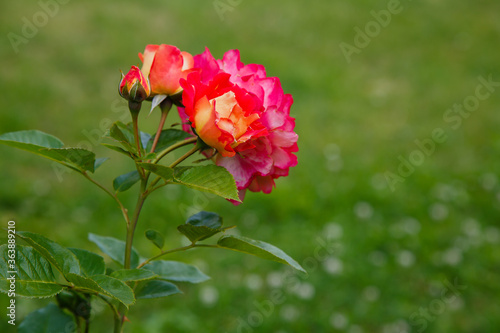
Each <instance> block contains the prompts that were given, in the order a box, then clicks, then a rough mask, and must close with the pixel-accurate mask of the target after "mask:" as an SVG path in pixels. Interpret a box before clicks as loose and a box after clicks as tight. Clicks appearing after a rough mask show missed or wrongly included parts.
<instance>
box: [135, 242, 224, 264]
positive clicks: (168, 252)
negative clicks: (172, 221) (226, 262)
mask: <svg viewBox="0 0 500 333" xmlns="http://www.w3.org/2000/svg"><path fill="white" fill-rule="evenodd" d="M195 247H212V248H219V246H218V245H210V244H195V243H191V244H189V245H187V246H182V247H178V248H175V249H172V250H168V251H163V252H161V253H160V254H157V255H155V256H153V257H151V258H149V259H146V260H145V261H144V262H143V263H141V264H140V265H139V266H137V268H141V267H144V266H145V265H147V264H149V263H150V262H151V261H153V260H156V259H158V258H160V257H161V256H164V255H167V254H170V253H174V252H180V251H186V250H189V249H192V248H195Z"/></svg>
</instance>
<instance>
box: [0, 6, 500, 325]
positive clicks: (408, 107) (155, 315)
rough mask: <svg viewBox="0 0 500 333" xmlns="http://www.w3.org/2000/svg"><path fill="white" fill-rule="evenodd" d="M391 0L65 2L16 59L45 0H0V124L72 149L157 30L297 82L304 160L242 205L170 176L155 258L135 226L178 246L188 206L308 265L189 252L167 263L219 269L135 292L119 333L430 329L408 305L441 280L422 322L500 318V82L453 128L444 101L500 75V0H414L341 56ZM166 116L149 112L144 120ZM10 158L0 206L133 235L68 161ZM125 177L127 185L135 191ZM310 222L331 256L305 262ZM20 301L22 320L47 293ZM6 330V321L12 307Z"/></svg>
mask: <svg viewBox="0 0 500 333" xmlns="http://www.w3.org/2000/svg"><path fill="white" fill-rule="evenodd" d="M223 2H224V3H231V2H229V1H223ZM232 3H236V2H232ZM387 3H388V2H387V1H367V0H362V1H356V2H343V1H326V0H321V1H320V0H318V1H315V2H300V1H283V0H278V1H273V2H269V1H262V0H255V1H244V0H243V1H241V2H240V4H238V5H237V6H235V7H234V10H232V11H228V12H226V13H224V14H223V17H224V20H221V18H220V16H219V15H218V13H217V11H216V10H215V8H214V2H212V1H207V2H201V1H182V2H181V1H170V2H165V1H158V0H156V1H150V2H147V3H138V2H132V1H107V2H100V1H95V0H92V1H86V2H81V1H70V2H69V3H67V4H64V5H61V6H60V8H59V12H58V13H57V15H55V16H54V17H53V18H50V20H49V22H48V24H47V25H45V26H43V27H40V28H39V31H38V33H37V34H36V36H34V37H33V38H31V39H29V42H28V43H27V44H21V45H19V53H17V54H16V53H15V52H14V51H13V48H12V46H11V44H10V42H9V40H8V38H7V34H8V33H9V32H14V33H17V34H20V33H21V28H22V26H23V21H22V18H23V17H27V18H28V19H30V18H31V17H32V16H33V14H35V13H37V12H38V11H40V7H39V4H38V3H37V2H29V1H25V0H23V1H16V2H4V3H3V4H2V10H1V11H0V18H1V22H2V23H1V24H0V32H1V35H2V36H4V38H2V39H1V40H0V57H1V59H2V66H0V75H1V76H0V77H1V80H0V91H2V109H1V113H0V133H4V132H8V131H16V130H23V129H40V130H42V131H45V132H47V133H51V134H54V135H56V136H57V137H59V138H61V139H63V141H64V142H65V143H66V144H67V145H68V146H71V145H76V144H78V143H80V142H82V141H85V140H88V138H87V137H86V136H85V134H84V132H83V131H84V130H85V131H94V132H93V133H95V131H96V130H99V128H100V127H101V121H103V120H107V119H109V120H113V121H114V120H115V119H117V118H118V117H120V116H122V115H123V112H122V110H123V109H120V108H123V105H124V104H123V102H120V100H119V97H118V94H117V84H118V80H119V70H120V69H121V70H127V69H128V68H129V67H130V65H133V64H138V63H139V59H138V58H137V53H138V52H141V51H142V50H143V48H144V46H145V45H146V44H149V43H166V44H173V45H176V46H178V47H179V48H181V49H182V50H186V51H189V52H191V53H192V54H197V53H200V52H202V51H203V50H204V47H205V46H207V47H209V48H210V50H211V52H212V53H213V54H214V56H216V57H221V56H222V55H223V53H224V52H225V51H226V50H228V49H233V48H237V49H240V51H241V54H242V60H243V61H244V62H245V63H262V64H264V65H265V66H266V69H267V72H268V74H269V75H271V76H278V77H280V79H281V82H282V85H283V88H284V90H285V92H287V93H291V94H292V95H293V96H294V100H295V103H294V105H293V107H292V115H293V116H294V117H296V122H297V128H296V130H297V133H298V134H299V136H300V141H299V147H300V151H299V153H298V156H299V165H298V166H297V167H295V168H293V169H292V170H291V172H290V176H289V177H287V178H284V179H279V180H278V181H277V187H276V189H275V190H274V191H273V193H272V194H270V195H263V194H253V193H249V194H248V195H247V198H246V199H245V203H244V204H243V205H241V206H239V207H233V206H232V205H231V204H229V203H227V202H225V201H224V200H221V199H217V198H209V199H207V198H206V197H204V196H196V197H194V196H195V193H194V192H192V191H189V190H184V189H180V188H175V187H172V188H171V189H168V190H167V191H163V192H162V193H158V194H157V195H156V196H154V197H153V198H152V200H151V201H150V202H148V203H147V205H146V206H145V209H144V213H143V216H142V220H141V223H140V225H139V227H138V231H137V237H136V241H135V246H136V247H137V248H138V249H140V250H141V252H142V253H143V255H145V256H147V255H151V254H153V253H155V252H154V248H153V247H152V246H151V245H150V244H149V243H148V242H147V241H146V240H145V238H144V237H143V236H142V235H143V233H144V231H145V230H146V229H148V228H155V229H158V230H160V231H162V232H164V233H165V234H167V235H168V244H169V245H170V246H172V247H174V246H177V245H179V244H180V242H181V237H180V235H179V234H178V233H177V231H176V230H175V227H176V226H177V225H178V224H180V223H182V222H183V219H184V208H183V207H193V206H194V208H195V209H196V208H198V209H206V210H211V211H215V212H218V213H220V214H221V215H223V216H224V220H225V223H226V224H228V225H230V224H236V225H237V226H238V229H239V232H241V234H243V235H246V236H249V237H252V238H255V239H261V240H264V241H268V242H270V243H273V244H275V245H277V246H278V247H280V248H282V249H284V250H285V251H286V252H287V253H289V254H290V255H291V256H292V257H294V258H296V259H297V260H298V261H299V262H301V263H302V262H306V263H309V264H310V265H311V267H310V268H311V269H310V274H309V275H308V276H307V277H303V276H297V278H298V279H299V280H300V281H301V282H300V283H299V284H297V285H296V286H295V285H293V286H294V287H296V288H292V285H291V284H287V283H286V279H284V277H283V274H285V273H286V272H288V270H287V269H286V268H285V267H282V266H280V265H279V264H275V263H272V262H263V261H260V260H258V259H256V258H253V257H248V256H244V255H241V254H238V253H234V254H233V253H225V252H222V251H220V252H219V251H192V252H188V253H183V254H179V255H176V256H173V257H172V258H174V259H177V260H183V261H186V262H190V263H194V264H197V265H198V266H199V267H200V268H202V269H203V270H204V271H205V272H206V273H208V274H209V275H210V276H212V280H210V281H209V282H207V283H204V284H202V285H195V286H191V285H183V286H181V288H182V289H183V290H184V292H185V294H184V295H176V296H172V297H171V298H167V299H162V300H157V301H141V302H138V305H137V306H135V307H134V308H133V310H132V312H131V314H130V320H131V322H130V323H129V324H128V332H163V331H169V332H194V331H202V332H238V331H242V332H245V331H248V332H250V331H258V332H273V333H284V332H349V333H359V332H384V333H390V332H406V331H407V332H419V331H422V329H423V328H424V326H423V324H421V323H418V321H417V320H418V319H421V318H423V317H422V316H421V315H417V316H416V317H415V316H413V315H414V314H415V313H417V314H418V311H420V310H419V309H420V308H428V307H429V306H430V305H431V304H434V306H435V305H436V304H437V303H436V301H437V300H439V299H440V297H441V295H440V292H441V289H442V288H443V287H444V285H443V281H444V280H445V279H447V280H450V281H453V280H455V279H458V281H459V282H460V284H463V285H466V286H467V289H466V290H465V291H463V292H462V295H461V296H460V297H459V298H458V299H456V300H455V301H454V302H451V303H450V304H446V307H445V308H444V309H439V310H442V311H439V314H438V315H435V316H434V317H433V318H432V319H428V320H427V321H426V323H427V325H428V326H426V327H425V329H424V330H425V332H452V331H453V332H496V331H498V329H499V328H500V319H499V318H498V313H499V311H500V306H499V305H498V301H497V300H498V297H499V296H500V287H499V286H498V281H499V279H500V269H499V266H498V262H499V260H500V252H499V251H498V246H499V242H500V229H499V226H498V223H499V216H500V208H499V206H500V184H499V182H498V177H499V170H500V162H499V161H500V159H499V158H498V155H499V152H500V131H499V130H498V129H499V128H500V118H499V117H498V105H500V92H498V91H495V92H494V93H493V94H492V95H491V97H489V98H488V99H486V100H485V101H482V102H481V104H480V106H479V108H478V110H477V111H475V112H474V113H472V114H471V115H470V117H469V118H467V119H464V120H463V123H462V125H461V126H460V127H459V128H458V129H456V130H452V129H450V127H449V125H448V124H446V123H445V122H444V121H443V114H444V113H445V111H446V110H447V109H448V108H450V107H452V106H453V104H455V103H461V102H462V101H463V100H464V98H465V97H467V96H469V95H472V94H473V93H474V92H475V88H476V86H477V84H478V80H477V77H478V76H483V77H488V75H490V74H491V75H492V77H493V79H494V80H495V81H497V80H500V63H499V61H498V51H499V47H498V39H499V37H500V23H499V21H498V19H497V15H496V13H498V12H499V11H500V3H498V2H497V1H493V0H482V1H475V2H473V1H471V0H468V1H461V2H458V3H457V2H454V1H451V0H440V1H436V0H432V1H431V0H427V1H419V2H406V1H403V2H401V5H402V6H403V11H402V12H401V13H400V14H397V15H394V16H392V20H391V23H390V24H389V25H388V26H387V27H385V28H382V29H381V31H380V34H378V35H377V36H376V37H374V38H373V39H372V40H371V42H370V44H369V45H368V46H367V47H366V48H364V49H362V50H361V52H360V53H359V54H354V55H353V56H352V61H351V62H350V63H348V62H347V61H346V59H345V58H344V56H343V54H342V52H341V50H340V48H339V44H340V43H341V42H346V43H350V44H353V39H354V36H355V32H354V30H353V28H354V27H356V26H357V27H360V28H362V29H363V28H364V26H365V24H366V23H368V22H369V21H371V20H373V18H372V16H371V15H370V11H372V10H375V11H379V10H382V9H385V8H387ZM156 116H158V115H156ZM155 121H156V118H155V115H153V116H152V117H151V119H146V118H145V117H143V118H141V122H142V123H143V124H144V125H145V129H146V130H148V131H154V127H155V126H154V123H155ZM438 127H440V128H444V129H445V130H446V134H447V135H448V139H447V140H446V142H445V143H443V144H438V145H437V146H436V150H435V152H434V153H433V154H432V155H431V156H429V157H426V159H425V162H424V163H423V165H421V166H419V167H416V170H415V172H414V173H413V174H412V175H411V176H409V177H408V178H405V181H404V182H403V183H399V184H397V187H396V190H395V191H394V192H393V191H391V190H390V189H389V188H388V186H387V183H386V180H385V177H384V174H385V172H386V171H391V172H397V168H398V165H399V163H400V162H399V160H398V156H400V155H402V156H403V157H405V158H408V156H409V154H410V153H411V152H412V151H414V150H415V149H416V148H417V147H416V145H415V143H414V141H415V140H416V139H419V140H423V139H425V138H430V136H431V133H432V131H433V130H434V129H435V128H438ZM94 150H95V151H96V153H97V154H98V155H99V156H111V157H112V160H111V161H109V162H107V163H106V164H104V165H103V167H102V169H100V170H99V172H98V174H97V178H98V179H100V180H102V181H107V182H108V184H110V180H111V179H112V177H113V176H116V175H117V174H119V173H123V172H126V171H129V170H130V169H131V167H132V166H131V164H130V162H129V161H126V160H125V159H123V158H122V157H121V156H118V154H115V153H112V152H109V153H108V152H107V151H106V150H105V148H103V147H100V146H95V147H94ZM0 154H1V155H2V158H1V161H0V166H1V169H0V170H1V173H0V182H1V184H2V186H1V187H0V220H2V221H5V223H6V222H7V221H8V220H10V219H14V220H15V221H16V222H17V228H18V230H29V231H33V232H39V233H42V234H44V235H46V236H49V237H50V238H52V239H54V240H57V241H59V242H61V243H62V244H64V245H67V246H76V247H81V248H86V249H91V250H94V251H95V250H97V249H96V248H95V247H94V246H93V245H92V244H90V243H89V242H88V241H87V239H86V236H85V235H86V234H87V233H88V232H93V233H97V234H102V235H111V236H115V237H118V238H122V237H123V236H124V226H123V223H122V221H121V216H120V213H119V211H118V210H117V209H116V207H115V206H114V204H113V202H112V201H111V200H109V199H108V198H107V197H106V196H105V195H104V194H102V193H100V192H98V191H96V189H94V188H93V187H92V186H91V184H87V183H86V182H85V180H84V179H83V178H82V177H79V176H78V175H75V174H69V173H68V174H65V175H64V182H59V181H58V178H57V176H56V174H55V173H54V171H53V169H52V165H51V163H49V162H46V161H44V160H42V159H40V158H38V157H36V156H30V155H29V154H28V153H25V152H20V151H15V150H13V149H11V148H8V147H4V146H2V147H0ZM132 192H133V191H132V190H131V191H130V193H128V192H127V193H125V194H124V195H123V197H124V201H125V202H127V203H129V204H132V202H133V200H134V195H133V193H132ZM2 223H4V222H2ZM2 237H3V236H2ZM318 237H323V238H329V239H330V242H332V243H334V244H335V249H336V251H335V252H334V254H332V255H331V256H329V257H328V258H327V259H325V260H320V261H318V260H316V261H314V260H313V261H311V259H310V258H314V254H315V250H316V249H317V248H318V245H319V243H318ZM308 258H309V259H308ZM314 262H315V263H316V265H314V266H313V264H314ZM276 288H277V289H280V290H284V296H285V301H284V303H283V304H280V305H276V306H275V309H274V311H272V313H271V314H270V315H269V316H265V317H263V320H262V323H260V322H258V324H259V325H254V326H251V327H250V328H247V329H238V326H239V325H240V323H241V320H244V321H247V322H248V321H250V322H251V323H256V320H257V319H258V318H257V317H255V315H254V317H252V314H254V313H255V312H256V311H258V307H256V305H255V302H257V303H260V304H263V303H265V301H266V300H269V299H270V297H271V294H272V291H273V290H274V289H276ZM291 289H293V290H291ZM4 296H5V295H2V296H0V297H1V301H2V308H3V304H7V303H6V301H7V299H6V297H4ZM4 300H5V301H4ZM433 301H434V303H433ZM19 302H20V304H21V306H20V307H19V308H18V320H21V319H22V318H23V317H24V316H25V315H26V314H27V313H28V312H30V311H31V310H33V309H35V308H37V307H38V306H40V304H45V303H46V302H48V301H47V300H44V301H34V300H19ZM96 306H98V307H99V305H98V304H97V305H96ZM151 309H155V311H152V310H151ZM109 316H110V313H109V312H108V310H107V309H104V308H103V310H102V312H99V313H98V314H97V316H96V318H95V325H94V327H93V329H95V332H109V330H110V328H109V320H108V318H109ZM263 316H264V315H263ZM412 316H413V317H412ZM256 318H257V319H256ZM252 320H253V321H252ZM257 321H258V320H257ZM0 328H1V330H2V331H4V330H6V329H8V328H7V324H6V323H5V322H4V321H3V320H2V321H1V323H0ZM9 329H10V328H9Z"/></svg>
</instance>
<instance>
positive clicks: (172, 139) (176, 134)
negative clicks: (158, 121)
mask: <svg viewBox="0 0 500 333" xmlns="http://www.w3.org/2000/svg"><path fill="white" fill-rule="evenodd" d="M190 137H191V134H189V133H187V132H184V131H182V130H178V129H174V128H170V129H165V130H163V131H161V134H160V137H159V138H158V143H157V144H156V148H155V152H160V151H162V150H164V149H166V148H168V147H170V146H171V145H173V144H174V143H176V142H179V141H182V140H185V139H187V138H190ZM153 141H154V137H153V138H151V139H150V140H149V142H148V144H147V148H146V150H147V151H150V150H151V148H152V147H153Z"/></svg>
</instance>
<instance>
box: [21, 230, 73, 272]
mask: <svg viewBox="0 0 500 333" xmlns="http://www.w3.org/2000/svg"><path fill="white" fill-rule="evenodd" d="M16 234H17V236H18V237H20V238H21V239H23V240H24V241H25V242H26V243H28V244H30V245H31V246H32V247H33V248H34V249H36V250H37V251H38V252H39V253H40V254H41V255H42V256H43V257H44V258H45V259H47V260H48V261H49V262H50V263H51V264H52V265H54V267H55V268H56V269H57V270H58V271H59V272H61V274H63V276H66V275H67V274H69V273H74V274H80V263H79V262H78V259H77V258H76V256H75V255H74V254H73V252H71V251H70V250H68V249H66V248H64V247H62V246H61V245H59V244H57V243H55V242H53V241H51V240H49V239H47V238H45V237H44V236H42V235H38V234H35V233H32V232H28V231H18V232H17V233H16Z"/></svg>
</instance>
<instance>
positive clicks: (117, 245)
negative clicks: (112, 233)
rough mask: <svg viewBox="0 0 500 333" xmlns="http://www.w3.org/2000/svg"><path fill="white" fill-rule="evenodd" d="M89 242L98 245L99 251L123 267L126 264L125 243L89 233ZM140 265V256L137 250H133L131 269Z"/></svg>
mask: <svg viewBox="0 0 500 333" xmlns="http://www.w3.org/2000/svg"><path fill="white" fill-rule="evenodd" d="M88 238H89V241H91V242H93V243H94V244H96V245H97V246H98V247H99V249H100V250H101V251H102V252H103V253H105V254H107V255H108V256H109V257H110V258H111V259H113V260H114V261H116V262H117V263H118V264H120V265H123V263H124V262H125V242H124V241H121V240H118V239H116V238H113V237H106V236H99V235H95V234H93V233H89V237H88ZM138 264H139V254H138V253H137V251H136V250H135V249H132V257H131V263H130V265H131V267H132V268H135V267H137V265H138Z"/></svg>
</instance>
